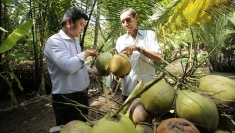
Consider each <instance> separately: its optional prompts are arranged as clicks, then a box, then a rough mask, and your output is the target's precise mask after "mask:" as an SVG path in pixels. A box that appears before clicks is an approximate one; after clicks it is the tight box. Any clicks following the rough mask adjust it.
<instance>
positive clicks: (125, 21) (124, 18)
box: [120, 11, 138, 32]
mask: <svg viewBox="0 0 235 133" xmlns="http://www.w3.org/2000/svg"><path fill="white" fill-rule="evenodd" d="M120 19H121V23H122V26H123V27H124V28H125V29H126V30H127V31H128V32H131V31H133V30H135V29H136V26H137V21H138V16H137V15H135V17H133V16H132V14H131V13H130V12H129V11H126V12H123V13H122V14H121V16H120Z"/></svg>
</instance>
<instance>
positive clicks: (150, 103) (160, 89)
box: [140, 79, 175, 114]
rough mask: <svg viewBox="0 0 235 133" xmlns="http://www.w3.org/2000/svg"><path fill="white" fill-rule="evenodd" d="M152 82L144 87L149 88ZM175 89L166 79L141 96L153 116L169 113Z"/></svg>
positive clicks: (142, 101)
mask: <svg viewBox="0 0 235 133" xmlns="http://www.w3.org/2000/svg"><path fill="white" fill-rule="evenodd" d="M151 82H152V81H150V82H148V83H147V84H145V85H144V87H145V86H148V85H149V84H150V83H151ZM174 97H175V93H174V88H173V87H172V86H171V85H169V84H168V83H167V82H166V81H165V79H161V80H160V81H158V82H157V83H155V84H154V85H152V86H151V87H150V88H149V89H148V90H146V91H145V92H144V93H143V94H141V96H140V101H141V103H142V104H143V105H144V107H145V109H146V110H147V111H149V112H151V113H153V114H162V113H165V112H167V111H169V110H170V109H171V107H172V104H173V101H174Z"/></svg>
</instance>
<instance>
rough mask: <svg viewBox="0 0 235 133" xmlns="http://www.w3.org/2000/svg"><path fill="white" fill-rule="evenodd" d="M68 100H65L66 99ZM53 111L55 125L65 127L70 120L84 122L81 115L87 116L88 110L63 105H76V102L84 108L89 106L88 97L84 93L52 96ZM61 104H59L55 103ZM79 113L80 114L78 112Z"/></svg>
mask: <svg viewBox="0 0 235 133" xmlns="http://www.w3.org/2000/svg"><path fill="white" fill-rule="evenodd" d="M63 96H64V97H66V98H68V99H69V100H67V99H66V98H64V97H63ZM52 99H53V104H52V105H53V110H54V114H55V118H56V125H57V126H60V125H65V124H66V123H68V122H70V121H72V120H81V121H84V122H85V121H86V119H85V118H84V117H83V116H82V115H81V113H82V114H83V115H88V109H86V108H82V107H79V106H74V105H67V104H63V103H70V104H71V103H72V104H76V103H75V102H73V101H76V102H78V103H80V104H83V105H85V106H89V101H88V95H87V93H85V92H79V93H72V94H53V95H52ZM57 102H61V103H57ZM79 110H80V111H81V113H80V111H79Z"/></svg>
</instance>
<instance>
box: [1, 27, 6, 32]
mask: <svg viewBox="0 0 235 133" xmlns="http://www.w3.org/2000/svg"><path fill="white" fill-rule="evenodd" d="M0 30H2V31H4V32H8V31H6V30H5V29H4V28H2V27H0Z"/></svg>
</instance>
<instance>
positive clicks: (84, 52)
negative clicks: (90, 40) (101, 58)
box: [82, 49, 99, 59]
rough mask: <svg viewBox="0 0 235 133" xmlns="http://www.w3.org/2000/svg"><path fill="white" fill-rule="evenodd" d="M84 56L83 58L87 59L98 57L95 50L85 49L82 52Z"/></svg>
mask: <svg viewBox="0 0 235 133" xmlns="http://www.w3.org/2000/svg"><path fill="white" fill-rule="evenodd" d="M82 53H83V54H84V58H85V59H87V57H88V56H92V57H95V56H97V55H99V53H98V52H97V51H96V50H95V49H87V50H84V51H83V52H82Z"/></svg>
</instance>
